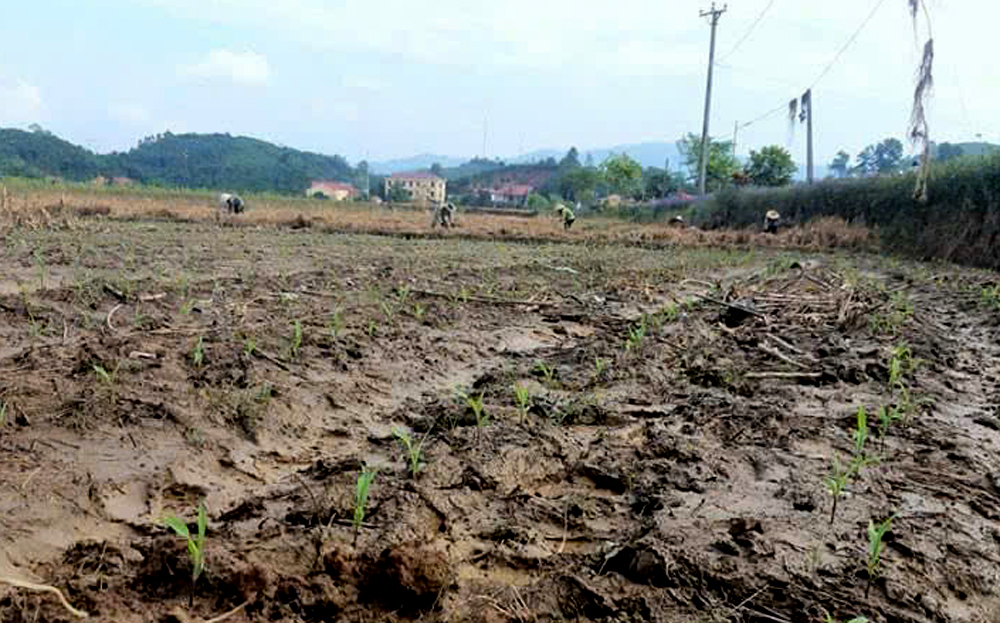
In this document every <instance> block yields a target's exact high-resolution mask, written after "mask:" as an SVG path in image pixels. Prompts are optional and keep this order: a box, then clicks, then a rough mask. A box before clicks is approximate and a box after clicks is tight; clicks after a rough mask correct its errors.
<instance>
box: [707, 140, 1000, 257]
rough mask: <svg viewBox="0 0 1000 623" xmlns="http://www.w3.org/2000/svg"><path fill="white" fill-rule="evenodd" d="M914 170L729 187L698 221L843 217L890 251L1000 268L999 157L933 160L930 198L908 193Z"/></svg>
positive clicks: (728, 223) (731, 223) (739, 223)
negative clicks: (768, 215) (771, 214)
mask: <svg viewBox="0 0 1000 623" xmlns="http://www.w3.org/2000/svg"><path fill="white" fill-rule="evenodd" d="M913 176H914V174H912V173H909V174H906V175H892V176H882V177H868V178H848V179H828V180H824V181H821V182H819V183H816V184H813V185H806V184H799V185H796V186H792V187H789V188H775V189H763V188H748V189H740V190H738V189H734V188H729V189H726V190H723V191H720V192H718V193H716V194H715V195H713V196H712V197H710V198H708V199H706V200H705V201H703V202H701V203H700V204H699V205H698V208H697V210H696V211H695V214H694V215H693V219H694V222H695V224H697V225H699V226H703V227H708V228H713V227H723V226H725V227H750V226H756V227H760V226H761V224H762V223H763V215H764V213H765V212H767V211H768V210H777V211H778V213H780V214H781V218H782V221H783V222H784V223H786V224H788V223H794V224H802V223H807V222H809V221H812V220H813V219H817V218H820V217H831V216H835V217H840V218H842V219H844V221H846V222H847V223H849V224H852V225H861V224H863V225H867V226H868V227H872V228H874V229H876V230H877V231H878V233H879V234H881V242H882V244H883V245H885V246H886V247H887V249H889V250H892V251H899V252H904V253H908V254H910V255H914V256H916V257H919V258H921V259H927V258H940V259H943V260H948V261H954V262H959V263H965V264H971V265H975V266H982V267H987V268H1000V246H998V245H994V244H992V241H993V239H994V238H995V237H996V236H997V235H1000V155H993V156H986V157H981V158H965V159H959V160H955V161H949V162H947V163H942V164H937V165H935V166H934V167H933V168H932V170H931V175H930V179H929V180H928V197H929V199H928V202H927V203H920V202H918V201H916V200H914V198H913V186H914V177H913Z"/></svg>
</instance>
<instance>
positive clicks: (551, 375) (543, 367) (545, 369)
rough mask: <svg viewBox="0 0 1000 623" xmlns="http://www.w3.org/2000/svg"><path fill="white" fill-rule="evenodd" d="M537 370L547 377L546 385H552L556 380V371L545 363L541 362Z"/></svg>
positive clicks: (536, 367) (536, 365)
mask: <svg viewBox="0 0 1000 623" xmlns="http://www.w3.org/2000/svg"><path fill="white" fill-rule="evenodd" d="M535 370H537V371H538V372H541V373H542V376H543V377H545V382H546V384H549V385H551V384H552V381H553V380H554V379H555V378H556V369H555V368H553V367H552V366H550V365H548V364H547V363H545V362H544V361H539V362H538V363H537V364H535Z"/></svg>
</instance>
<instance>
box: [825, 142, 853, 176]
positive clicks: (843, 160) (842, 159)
mask: <svg viewBox="0 0 1000 623" xmlns="http://www.w3.org/2000/svg"><path fill="white" fill-rule="evenodd" d="M850 163H851V155H850V154H848V153H847V152H846V151H844V150H843V149H842V150H840V151H838V152H837V155H836V156H835V157H834V159H833V162H831V163H830V170H831V171H833V173H834V175H835V176H836V177H847V170H848V168H849V165H850Z"/></svg>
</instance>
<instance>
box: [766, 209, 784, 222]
mask: <svg viewBox="0 0 1000 623" xmlns="http://www.w3.org/2000/svg"><path fill="white" fill-rule="evenodd" d="M779 218H781V215H779V214H778V213H777V212H775V211H774V210H768V211H767V219H768V220H769V221H776V220H778V219H779Z"/></svg>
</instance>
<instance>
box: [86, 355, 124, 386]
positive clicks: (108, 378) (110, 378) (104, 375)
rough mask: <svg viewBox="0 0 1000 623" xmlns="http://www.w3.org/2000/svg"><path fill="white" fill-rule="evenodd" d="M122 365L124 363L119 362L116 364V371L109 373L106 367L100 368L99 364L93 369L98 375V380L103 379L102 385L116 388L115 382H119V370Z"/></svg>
mask: <svg viewBox="0 0 1000 623" xmlns="http://www.w3.org/2000/svg"><path fill="white" fill-rule="evenodd" d="M121 365H122V363H121V362H120V361H119V362H118V363H117V364H115V369H114V370H112V371H111V372H108V371H107V370H106V369H105V368H104V366H100V365H97V364H94V365H93V366H91V367H92V368H93V370H94V374H96V375H97V378H99V379H101V382H102V383H104V384H106V385H108V386H114V384H115V380H117V378H118V369H119V368H121Z"/></svg>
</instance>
